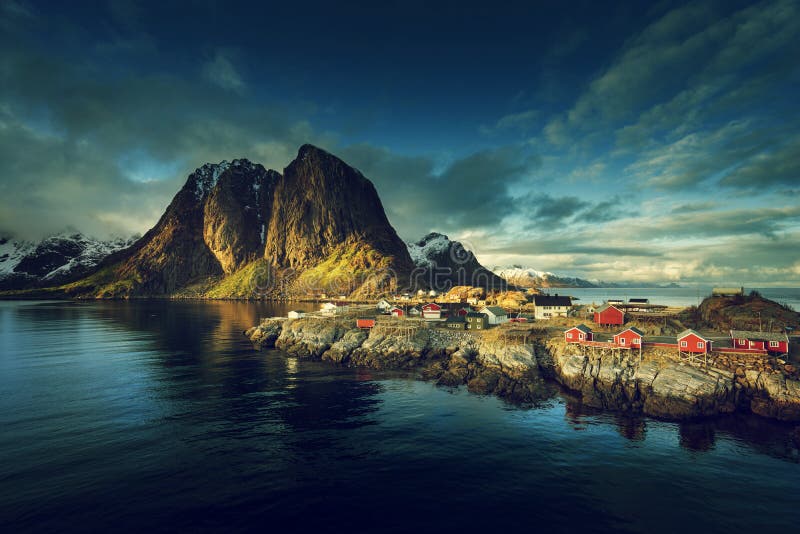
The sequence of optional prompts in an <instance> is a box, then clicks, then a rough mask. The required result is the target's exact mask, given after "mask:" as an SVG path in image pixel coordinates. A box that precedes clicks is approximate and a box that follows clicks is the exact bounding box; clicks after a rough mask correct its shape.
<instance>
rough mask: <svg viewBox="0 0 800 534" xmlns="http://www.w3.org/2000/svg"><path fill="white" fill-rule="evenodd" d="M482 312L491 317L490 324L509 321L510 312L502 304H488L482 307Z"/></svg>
mask: <svg viewBox="0 0 800 534" xmlns="http://www.w3.org/2000/svg"><path fill="white" fill-rule="evenodd" d="M481 313H483V314H485V315H486V317H487V318H488V319H489V324H503V323H506V322H508V314H507V313H506V311H505V310H504V309H503V308H501V307H500V306H486V307H485V308H483V309H481Z"/></svg>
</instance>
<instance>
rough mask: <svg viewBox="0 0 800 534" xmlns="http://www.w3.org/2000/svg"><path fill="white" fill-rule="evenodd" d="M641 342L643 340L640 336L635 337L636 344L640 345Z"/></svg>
mask: <svg viewBox="0 0 800 534" xmlns="http://www.w3.org/2000/svg"><path fill="white" fill-rule="evenodd" d="M641 343H642V340H641V339H639V338H638V337H635V338H633V344H634V345H640V344H641Z"/></svg>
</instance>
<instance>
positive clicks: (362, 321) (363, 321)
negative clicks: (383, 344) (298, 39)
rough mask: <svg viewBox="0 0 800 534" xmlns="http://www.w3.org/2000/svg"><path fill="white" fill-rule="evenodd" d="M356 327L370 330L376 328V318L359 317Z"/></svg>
mask: <svg viewBox="0 0 800 534" xmlns="http://www.w3.org/2000/svg"><path fill="white" fill-rule="evenodd" d="M356 326H357V327H358V328H366V329H370V328H372V327H373V326H375V318H374V317H359V318H358V319H356Z"/></svg>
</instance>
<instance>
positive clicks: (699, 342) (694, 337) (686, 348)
mask: <svg viewBox="0 0 800 534" xmlns="http://www.w3.org/2000/svg"><path fill="white" fill-rule="evenodd" d="M678 350H679V351H681V352H691V353H693V354H707V353H709V352H711V340H710V339H706V338H704V337H703V336H701V335H700V334H698V333H697V332H695V331H694V330H692V329H689V330H684V331H683V332H681V333H680V334H678Z"/></svg>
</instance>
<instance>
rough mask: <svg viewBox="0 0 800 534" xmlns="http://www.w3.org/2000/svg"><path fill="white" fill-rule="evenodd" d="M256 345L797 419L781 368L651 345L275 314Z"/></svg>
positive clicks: (798, 397)
mask: <svg viewBox="0 0 800 534" xmlns="http://www.w3.org/2000/svg"><path fill="white" fill-rule="evenodd" d="M246 334H247V335H248V337H249V338H250V339H251V340H252V341H253V342H254V343H255V344H256V345H257V346H258V347H259V348H261V347H264V348H270V347H276V348H278V349H281V350H283V351H285V352H288V353H290V354H293V355H297V356H301V357H309V358H316V359H322V360H329V361H332V362H335V363H337V364H342V365H349V366H363V367H370V368H374V369H408V370H416V371H418V372H419V376H420V377H422V378H425V379H429V380H435V381H436V382H437V383H439V384H441V385H445V386H458V385H462V384H466V385H467V387H468V388H469V390H470V391H473V392H476V393H483V394H486V393H493V394H496V395H499V396H503V397H507V398H511V399H515V400H519V401H535V400H538V399H541V398H545V397H546V396H547V395H551V394H552V393H553V388H552V385H548V384H551V383H552V382H553V381H554V382H557V383H558V384H561V385H562V386H563V387H565V388H567V389H568V390H571V391H573V392H575V393H577V394H579V395H580V397H581V399H582V402H583V403H584V404H586V405H588V406H592V407H596V408H604V409H609V410H615V411H622V412H627V413H631V414H646V415H650V416H653V417H659V418H664V419H676V420H682V419H691V418H699V417H710V416H715V415H719V414H726V413H732V412H734V411H737V410H738V411H751V412H752V413H755V414H758V415H761V416H764V417H769V418H774V419H780V420H785V421H800V381H798V380H797V379H795V378H792V377H791V376H787V375H786V374H784V373H781V372H778V371H774V370H773V371H769V370H763V371H759V370H747V371H746V372H745V371H743V372H742V373H734V372H730V371H726V370H724V369H717V368H713V367H711V368H709V369H700V368H697V367H693V366H691V365H683V364H681V363H678V362H676V361H674V360H673V359H671V358H669V357H667V355H666V354H661V353H659V352H658V351H657V350H655V351H651V352H648V357H647V359H645V360H644V361H643V362H639V359H638V355H631V356H624V357H622V358H621V359H616V358H613V357H610V356H606V357H599V356H598V357H594V356H589V355H583V354H579V353H578V352H577V351H576V350H575V347H573V346H569V345H566V344H565V343H563V341H561V340H558V339H543V338H542V339H535V340H534V341H533V344H528V345H517V344H506V343H501V342H497V341H490V340H488V339H486V338H483V337H481V336H472V335H470V334H469V333H464V332H450V331H445V330H438V329H426V328H422V329H420V330H419V331H417V333H416V334H415V335H414V336H411V337H404V336H398V335H387V334H383V333H380V332H379V331H373V332H370V333H367V332H365V331H362V330H359V329H357V328H355V325H354V324H352V325H351V324H348V323H347V321H341V320H340V321H328V320H325V319H319V318H313V319H312V318H306V319H297V320H286V319H273V320H268V321H265V322H263V323H262V324H261V325H260V326H258V327H256V328H253V329H250V330H249V331H248V332H246Z"/></svg>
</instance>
